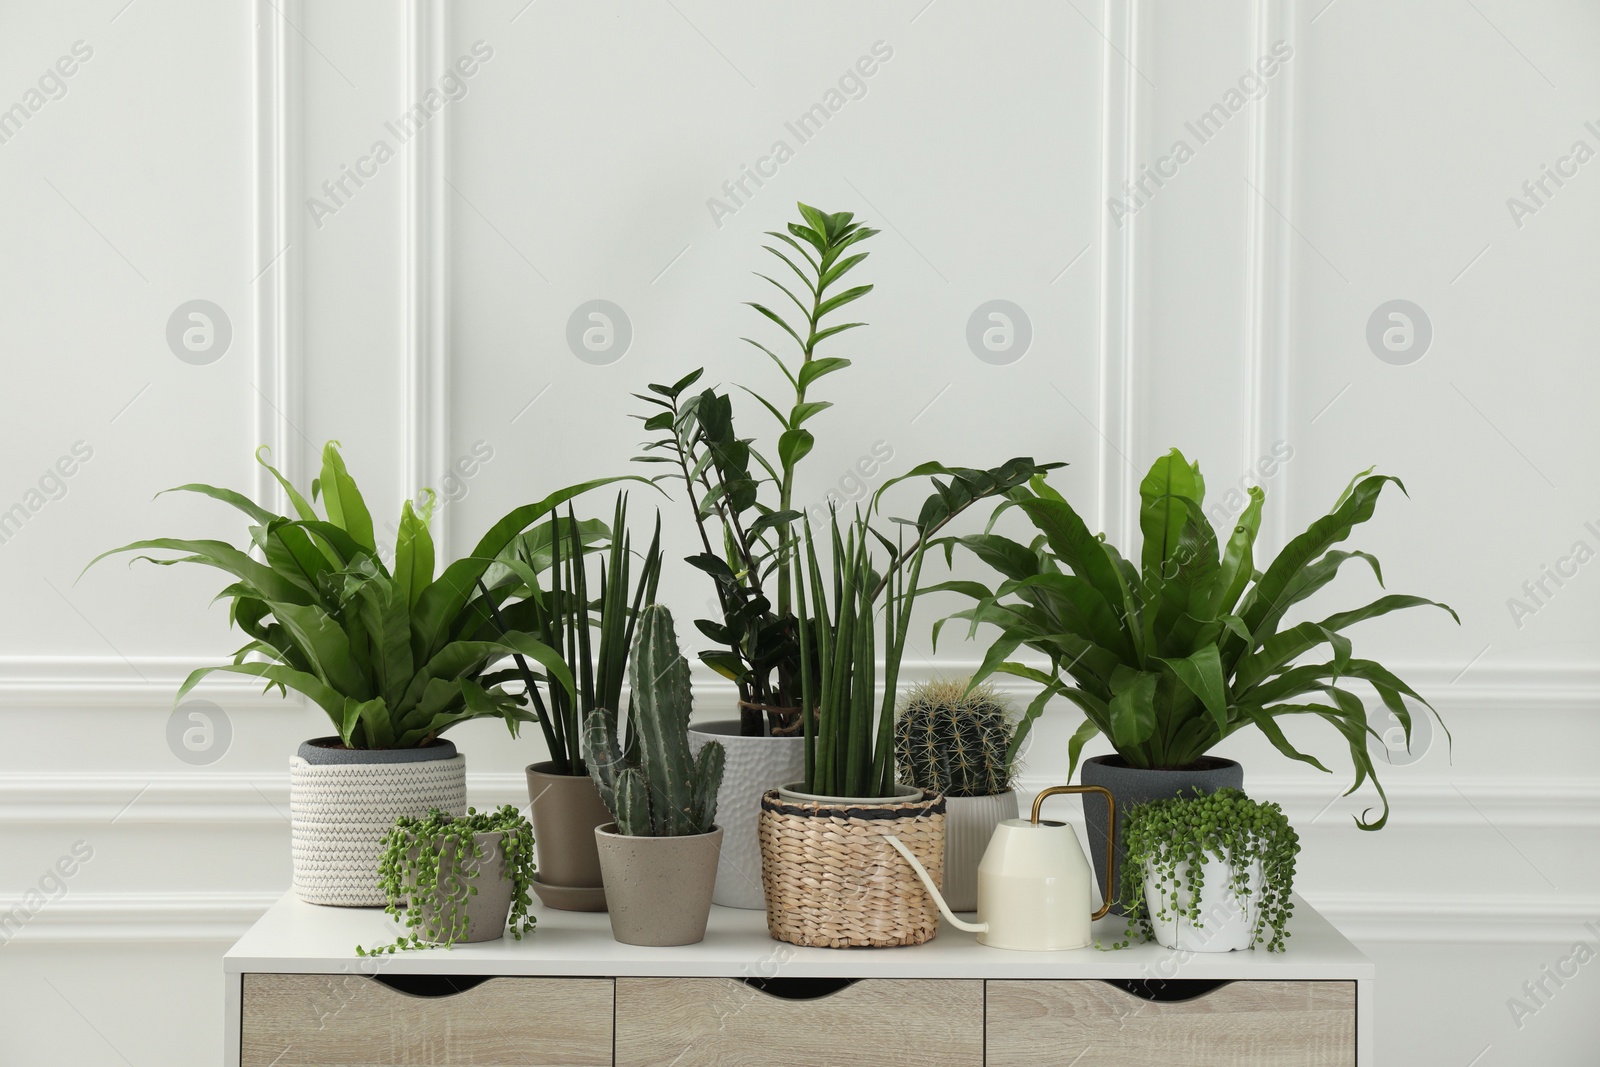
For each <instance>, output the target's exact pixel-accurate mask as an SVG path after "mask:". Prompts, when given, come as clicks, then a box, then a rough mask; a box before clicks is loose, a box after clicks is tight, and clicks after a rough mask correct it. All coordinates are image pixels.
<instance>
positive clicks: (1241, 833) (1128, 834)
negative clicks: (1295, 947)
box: [1114, 789, 1300, 952]
mask: <svg viewBox="0 0 1600 1067" xmlns="http://www.w3.org/2000/svg"><path fill="white" fill-rule="evenodd" d="M1124 837H1125V839H1126V841H1127V845H1128V858H1127V861H1126V862H1127V864H1128V866H1127V868H1126V870H1127V871H1128V875H1127V876H1125V877H1124V878H1123V879H1122V884H1123V908H1124V910H1125V911H1126V912H1127V914H1128V930H1127V934H1126V936H1125V938H1124V940H1122V941H1121V942H1120V943H1118V944H1117V945H1115V946H1114V947H1116V948H1125V947H1127V946H1128V945H1129V944H1131V943H1132V942H1133V941H1136V940H1137V941H1148V940H1150V938H1151V937H1152V936H1153V934H1154V930H1153V928H1152V926H1151V923H1150V917H1149V908H1150V906H1151V905H1152V903H1153V905H1154V910H1155V917H1156V918H1158V919H1160V920H1161V921H1162V922H1171V921H1173V920H1174V919H1175V918H1182V919H1185V920H1187V921H1188V922H1189V924H1190V925H1191V926H1193V927H1195V928H1196V929H1200V928H1202V927H1203V926H1204V920H1203V918H1202V916H1201V912H1200V899H1201V892H1202V890H1203V889H1204V888H1205V870H1204V864H1205V861H1206V860H1207V859H1208V858H1210V859H1216V860H1218V861H1220V862H1222V863H1224V864H1226V865H1227V866H1228V868H1229V872H1230V873H1229V888H1231V889H1232V890H1233V892H1234V894H1235V895H1236V897H1237V898H1238V900H1239V901H1240V902H1241V904H1242V906H1243V907H1245V908H1246V909H1248V911H1249V913H1250V914H1252V915H1253V916H1254V925H1253V935H1254V942H1253V944H1257V945H1258V944H1262V943H1265V944H1266V946H1267V951H1268V952H1282V951H1283V942H1284V939H1285V938H1287V937H1288V936H1289V933H1288V931H1287V930H1286V929H1285V927H1286V926H1287V925H1288V922H1289V916H1290V913H1291V912H1293V911H1294V905H1293V904H1292V903H1291V902H1290V900H1289V893H1290V891H1291V890H1292V889H1293V888H1294V858H1295V854H1296V853H1298V852H1299V851H1300V838H1299V835H1297V834H1296V833H1295V832H1294V827H1292V826H1290V825H1289V820H1288V819H1287V818H1286V817H1285V816H1284V814H1283V809H1282V808H1280V807H1279V806H1278V805H1277V804H1271V803H1258V802H1257V801H1254V800H1251V799H1250V798H1249V797H1247V796H1245V795H1244V793H1242V792H1240V791H1239V790H1237V789H1219V790H1218V791H1216V792H1215V793H1209V794H1201V793H1200V792H1199V791H1198V790H1196V791H1195V795H1194V796H1192V797H1174V798H1172V799H1169V800H1156V801H1152V802H1150V803H1148V804H1138V805H1135V806H1133V807H1131V808H1130V809H1129V810H1128V819H1127V828H1126V830H1125V831H1124ZM1257 861H1259V862H1260V864H1261V876H1262V877H1261V892H1260V896H1259V899H1255V900H1252V899H1251V897H1252V892H1251V888H1250V878H1251V874H1252V869H1253V867H1254V865H1255V863H1256V862H1257ZM1180 869H1181V871H1182V875H1181V876H1180V873H1179V872H1180ZM1147 872H1148V873H1150V874H1153V875H1154V880H1155V881H1156V882H1157V884H1159V885H1160V886H1161V887H1162V892H1161V897H1160V899H1159V900H1156V901H1154V902H1151V901H1148V900H1146V899H1145V874H1146V873H1147ZM1185 889H1187V890H1188V894H1187V895H1188V900H1187V902H1184V901H1182V900H1181V899H1180V898H1181V897H1182V896H1183V895H1184V890H1185ZM1269 933H1270V935H1271V936H1270V939H1269V938H1268V935H1269Z"/></svg>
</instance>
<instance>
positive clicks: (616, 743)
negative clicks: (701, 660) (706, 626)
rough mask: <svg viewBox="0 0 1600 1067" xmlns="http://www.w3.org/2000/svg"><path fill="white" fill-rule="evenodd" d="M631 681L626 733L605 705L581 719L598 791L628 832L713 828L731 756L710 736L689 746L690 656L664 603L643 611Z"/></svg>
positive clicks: (668, 833) (677, 833)
mask: <svg viewBox="0 0 1600 1067" xmlns="http://www.w3.org/2000/svg"><path fill="white" fill-rule="evenodd" d="M628 683H629V686H630V688H631V689H632V710H631V712H630V714H629V722H628V733H629V736H628V740H627V744H626V745H624V744H622V743H621V741H620V740H619V739H618V736H617V729H618V727H617V720H616V716H615V715H614V714H612V713H608V712H606V711H604V710H602V709H598V708H597V709H595V710H593V711H591V712H589V714H588V716H587V718H585V719H584V728H583V750H584V751H583V757H584V760H585V761H586V762H587V763H588V764H589V773H590V774H591V775H592V776H593V778H594V781H595V785H596V786H597V787H598V788H599V790H600V799H601V800H602V801H604V802H605V806H606V808H607V809H608V810H609V811H610V812H611V814H612V815H613V816H614V817H615V818H616V820H617V832H618V833H621V834H625V835H626V836H628V837H683V836H687V835H690V834H708V833H710V832H711V831H712V829H713V828H714V827H713V825H712V824H713V822H714V821H715V819H716V815H717V788H718V787H719V786H720V785H721V784H722V767H723V761H724V759H725V758H726V755H725V753H724V752H723V748H722V744H721V742H718V741H712V742H711V743H709V744H708V745H706V746H705V747H704V748H702V749H701V750H700V758H699V760H698V761H696V760H695V759H694V757H692V756H691V755H690V754H689V713H690V711H691V710H692V704H691V699H690V696H689V663H688V661H687V660H685V659H684V658H683V656H682V654H680V653H679V651H678V639H677V636H676V635H675V634H674V633H673V629H672V613H671V612H669V611H668V610H667V609H666V608H665V607H663V606H661V605H660V604H652V605H650V606H649V607H647V608H645V609H644V611H643V612H642V613H641V614H640V616H639V625H638V630H637V632H636V633H635V635H634V639H633V655H632V656H631V657H630V659H629V662H628Z"/></svg>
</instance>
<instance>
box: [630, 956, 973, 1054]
mask: <svg viewBox="0 0 1600 1067" xmlns="http://www.w3.org/2000/svg"><path fill="white" fill-rule="evenodd" d="M781 985H782V983H781V982H779V983H776V984H775V985H774V988H779V987H781ZM669 1064H670V1065H676V1067H695V1065H698V1064H708V1065H709V1064H714V1065H716V1067H744V1065H749V1067H846V1065H849V1067H855V1065H857V1064H883V1065H887V1064H905V1065H908V1067H910V1065H915V1067H982V1064H983V983H982V982H981V981H934V980H926V981H924V980H918V979H908V980H898V979H896V980H890V979H868V980H865V981H860V982H856V983H854V984H853V985H849V986H846V987H844V988H843V989H840V990H839V991H838V992H835V993H830V994H828V995H827V996H823V997H818V998H816V999H813V1000H789V999H784V998H783V997H782V996H775V995H773V994H772V993H767V992H761V991H759V990H756V989H753V988H751V987H750V986H748V985H745V984H744V983H743V982H740V981H738V980H736V979H732V978H692V979H681V978H618V979H617V1067H668V1065H669Z"/></svg>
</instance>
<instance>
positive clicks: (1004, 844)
mask: <svg viewBox="0 0 1600 1067" xmlns="http://www.w3.org/2000/svg"><path fill="white" fill-rule="evenodd" d="M1063 793H1100V794H1102V795H1104V797H1105V798H1106V809H1107V811H1106V826H1107V827H1108V828H1109V832H1108V833H1107V835H1106V882H1107V884H1106V889H1105V895H1104V897H1103V898H1102V899H1103V900H1104V901H1105V903H1104V904H1102V905H1101V906H1100V909H1099V910H1098V911H1095V910H1094V898H1093V897H1092V896H1091V895H1090V886H1091V885H1092V884H1093V876H1092V875H1091V874H1090V871H1089V862H1088V860H1086V859H1085V858H1084V855H1083V848H1082V847H1081V846H1080V845H1079V844H1078V835H1077V834H1076V833H1075V832H1073V829H1072V827H1071V826H1069V825H1068V824H1067V823H1064V822H1050V821H1044V822H1041V821H1040V819H1039V809H1040V808H1041V807H1042V806H1043V805H1044V802H1045V800H1046V799H1048V798H1049V797H1053V796H1058V795H1060V794H1063ZM1116 826H1117V812H1116V801H1115V800H1114V799H1113V798H1112V796H1111V793H1110V791H1109V790H1107V789H1105V788H1103V787H1102V786H1098V785H1058V786H1052V787H1050V788H1049V789H1046V790H1044V791H1043V792H1041V793H1040V794H1039V795H1038V796H1037V797H1036V798H1034V801H1033V817H1032V818H1031V819H1005V820H1002V821H1001V823H1000V824H999V825H998V826H996V827H995V829H994V836H992V837H991V838H989V847H988V848H987V849H985V850H984V853H983V859H982V861H981V862H979V864H978V921H977V922H975V923H969V922H965V921H963V920H961V919H958V918H956V917H955V915H954V914H952V913H951V911H950V907H949V905H947V904H946V903H945V900H944V897H943V896H942V895H940V893H939V887H938V886H936V885H934V884H933V878H932V877H931V876H930V875H929V874H928V871H927V869H926V868H925V867H923V866H922V863H921V861H919V860H918V859H917V857H916V856H915V855H913V854H912V852H911V850H910V849H909V848H907V847H906V846H905V844H904V843H903V842H902V841H901V840H900V839H899V838H897V837H888V838H887V840H888V842H889V844H890V845H891V846H893V847H894V849H895V850H896V851H898V852H899V853H900V854H901V855H902V856H904V857H905V858H906V860H907V861H908V862H909V863H910V864H911V869H912V870H914V871H916V872H917V877H919V878H921V879H922V884H923V885H925V886H927V888H928V892H929V893H931V894H932V895H933V899H934V902H935V903H936V904H938V905H939V910H940V911H941V912H943V913H944V917H945V918H946V919H948V920H949V921H950V924H951V925H952V926H954V927H955V928H956V929H958V930H965V931H967V932H968V933H973V934H977V935H978V943H979V944H981V945H989V946H991V947H993V948H1009V949H1019V950H1023V951H1035V952H1049V951H1053V950H1056V949H1070V948H1086V947H1088V945H1089V942H1090V937H1089V923H1090V921H1091V920H1094V919H1098V918H1100V917H1102V916H1103V915H1105V914H1106V912H1108V911H1110V910H1111V895H1112V890H1111V884H1110V882H1111V870H1112V865H1111V856H1112V850H1113V848H1114V847H1115V838H1116Z"/></svg>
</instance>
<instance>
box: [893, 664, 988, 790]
mask: <svg viewBox="0 0 1600 1067" xmlns="http://www.w3.org/2000/svg"><path fill="white" fill-rule="evenodd" d="M968 681H969V680H968V679H965V678H963V679H960V680H958V681H933V682H924V683H922V684H921V685H918V686H916V687H915V688H913V689H912V690H911V692H910V693H908V694H907V695H906V700H905V703H904V704H903V705H902V707H901V709H900V714H899V716H898V718H897V719H896V720H895V725H894V750H895V759H896V760H897V761H898V762H899V764H900V767H901V772H902V773H903V774H904V775H905V780H906V781H907V782H908V783H910V784H911V785H914V786H917V787H918V788H920V789H926V790H929V791H932V792H937V793H943V794H944V795H945V796H951V797H983V796H993V795H995V794H997V793H1004V792H1005V791H1006V790H1008V789H1010V788H1011V772H1012V768H1011V764H1010V762H1009V761H1008V760H1007V759H1006V748H1007V746H1008V745H1009V744H1010V743H1011V730H1012V720H1011V714H1010V709H1009V708H1007V706H1006V704H1005V702H1004V701H1002V700H1001V699H1000V698H999V697H998V696H997V695H996V694H995V692H994V690H993V689H992V688H990V687H989V686H988V685H980V686H978V687H977V688H975V689H973V690H972V691H971V692H970V693H969V692H967V685H968Z"/></svg>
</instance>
